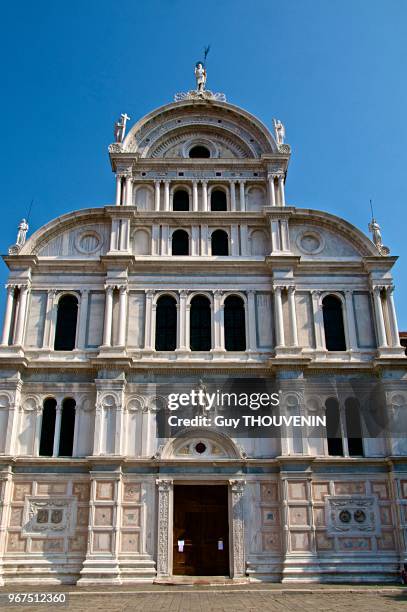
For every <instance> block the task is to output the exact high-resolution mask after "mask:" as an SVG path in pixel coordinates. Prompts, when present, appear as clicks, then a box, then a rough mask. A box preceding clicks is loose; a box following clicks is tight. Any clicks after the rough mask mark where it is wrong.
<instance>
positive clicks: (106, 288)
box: [105, 284, 116, 293]
mask: <svg viewBox="0 0 407 612" xmlns="http://www.w3.org/2000/svg"><path fill="white" fill-rule="evenodd" d="M115 286H116V285H111V284H106V285H105V291H106V293H113V289H114V288H115Z"/></svg>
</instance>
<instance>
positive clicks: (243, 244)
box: [240, 224, 250, 257]
mask: <svg viewBox="0 0 407 612" xmlns="http://www.w3.org/2000/svg"><path fill="white" fill-rule="evenodd" d="M240 249H241V255H242V257H247V255H250V253H249V236H248V231H247V225H245V224H242V225H241V226H240Z"/></svg>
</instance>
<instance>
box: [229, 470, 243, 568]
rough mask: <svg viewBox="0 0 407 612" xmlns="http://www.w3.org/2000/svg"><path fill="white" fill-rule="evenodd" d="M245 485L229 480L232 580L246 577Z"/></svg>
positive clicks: (239, 481)
mask: <svg viewBox="0 0 407 612" xmlns="http://www.w3.org/2000/svg"><path fill="white" fill-rule="evenodd" d="M245 484H246V483H245V481H243V480H229V486H230V495H231V509H232V517H231V518H232V542H231V551H232V559H231V561H232V563H231V569H232V572H231V578H243V577H244V576H246V556H245V533H244V508H243V494H244V488H245Z"/></svg>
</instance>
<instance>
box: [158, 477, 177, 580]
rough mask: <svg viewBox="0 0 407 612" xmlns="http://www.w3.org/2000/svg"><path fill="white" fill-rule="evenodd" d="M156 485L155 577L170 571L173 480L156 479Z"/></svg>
mask: <svg viewBox="0 0 407 612" xmlns="http://www.w3.org/2000/svg"><path fill="white" fill-rule="evenodd" d="M156 484H157V486H158V534H157V577H158V578H161V577H165V576H170V575H171V573H172V532H173V530H172V521H173V507H172V498H173V481H172V480H163V479H161V478H160V479H158V480H156Z"/></svg>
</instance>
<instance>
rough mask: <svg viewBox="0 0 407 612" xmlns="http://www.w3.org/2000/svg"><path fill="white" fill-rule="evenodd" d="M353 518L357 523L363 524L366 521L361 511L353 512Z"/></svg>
mask: <svg viewBox="0 0 407 612" xmlns="http://www.w3.org/2000/svg"><path fill="white" fill-rule="evenodd" d="M353 518H354V519H355V521H356V522H357V523H364V522H365V521H366V514H365V513H364V512H363V510H355V512H354V513H353Z"/></svg>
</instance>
